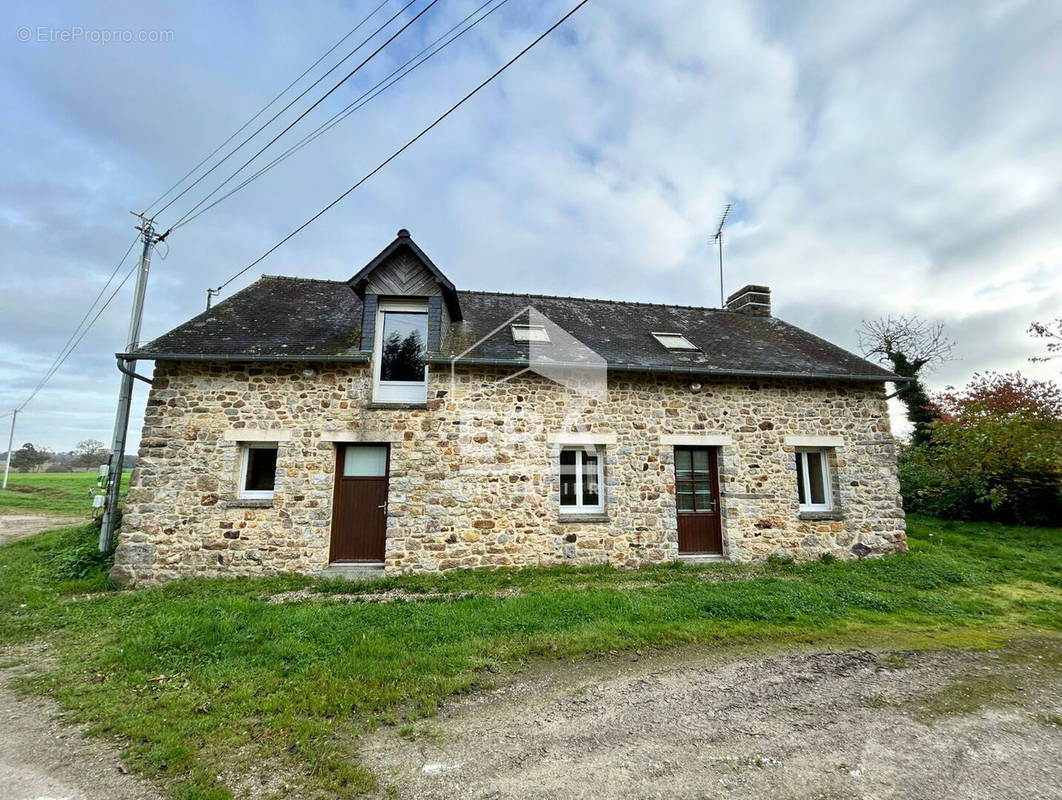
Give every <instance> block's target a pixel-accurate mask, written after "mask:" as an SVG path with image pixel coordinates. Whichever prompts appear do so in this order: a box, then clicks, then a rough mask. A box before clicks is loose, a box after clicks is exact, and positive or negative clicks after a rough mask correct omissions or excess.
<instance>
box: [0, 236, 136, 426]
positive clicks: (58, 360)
mask: <svg viewBox="0 0 1062 800" xmlns="http://www.w3.org/2000/svg"><path fill="white" fill-rule="evenodd" d="M139 239H140V237H139V236H138V237H137V238H135V239H133V241H132V243H131V244H130V245H129V248H128V249H127V250H126V251H125V255H123V256H122V260H121V261H119V262H118V264H117V265H116V266H115V268H114V270H113V271H112V272H111V275H110V277H109V278H107V282H106V283H105V284H103V287H102V288H101V289H100V291H99V293H98V294H97V295H96V299H95V300H93V301H92V303H91V304H90V305H89V307H88V310H87V311H86V312H85V315H84V316H83V317H82V318H81V321H80V322H78V324H77V327H75V328H74V330H73V332H72V333H71V334H70V336H69V338H67V340H66V344H64V345H63V346H62V347H61V348H60V350H59V355H57V356H56V357H55V361H53V362H52V365H51V366H50V367H49V368H48V371H47V372H45V374H44V377H42V378H41V379H40V381H39V382H38V383H37V385H36V386H35V387H34V389H33V391H32V392H30V395H29V397H27V398H26V399H25V400H24V401H23V402H22V405H20V406H19V407H18V410H19V411H21V410H22V409H24V408H25V407H26V406H27V405H28V404H29V402H30V401H31V400H32V399H33V398H34V397H36V396H37V394H38V392H40V390H41V389H43V388H44V385H45V384H46V383H47V382H48V381H49V380H51V378H52V376H53V375H55V373H56V372H57V371H58V370H59V368H60V367H61V366H62V365H63V363H64V362H65V361H66V359H67V358H69V356H70V354H71V353H72V352H73V351H74V348H76V347H77V346H78V344H80V343H81V340H82V339H84V338H85V334H87V333H88V331H89V328H91V327H92V325H93V324H94V323H95V322H96V320H97V319H99V316H100V314H102V313H103V309H105V308H106V307H107V306H108V305H109V304H110V302H111V300H113V299H114V295H115V294H117V293H118V289H121V288H122V286H123V285H124V284H125V282H126V281H127V280H129V275H126V277H125V278H124V279H123V280H122V282H121V283H120V284H118V289H116V290H115V291H114V293H113V294H111V296H110V297H109V298H108V299H107V302H106V303H104V304H103V306H102V307H101V308H100V310H99V312H98V313H97V314H96V316H95V317H93V318H92V322H90V323H89V324H88V326H87V327H85V329H84V330H82V326H83V325H84V324H85V320H86V319H88V317H89V314H91V313H92V310H93V309H94V308H95V307H96V304H97V303H99V301H100V298H101V297H103V293H104V292H106V291H107V287H108V286H110V285H111V281H113V280H114V276H115V275H117V274H118V270H120V269H121V268H122V264H124V263H125V260H126V259H127V258H129V254H130V253H131V252H133V248H134V247H135V246H136V243H137V242H138V241H139ZM130 274H132V273H130ZM79 331H80V332H81V335H80V336H78V332H79ZM75 337H77V341H76V342H75V341H74V338H75ZM71 342H74V343H73V345H72V346H71Z"/></svg>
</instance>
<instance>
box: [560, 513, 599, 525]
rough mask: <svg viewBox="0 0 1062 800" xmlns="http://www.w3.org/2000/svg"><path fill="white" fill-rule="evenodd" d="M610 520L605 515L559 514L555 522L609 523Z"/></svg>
mask: <svg viewBox="0 0 1062 800" xmlns="http://www.w3.org/2000/svg"><path fill="white" fill-rule="evenodd" d="M611 521H612V520H611V518H610V517H609V515H608V514H605V513H603V512H602V513H594V514H560V515H559V516H558V517H557V522H562V523H567V522H611Z"/></svg>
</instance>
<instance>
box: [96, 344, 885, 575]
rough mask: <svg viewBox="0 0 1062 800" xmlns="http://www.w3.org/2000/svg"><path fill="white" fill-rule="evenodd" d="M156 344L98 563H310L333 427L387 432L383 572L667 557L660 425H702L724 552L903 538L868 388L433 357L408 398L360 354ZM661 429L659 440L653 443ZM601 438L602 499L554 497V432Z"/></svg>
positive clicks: (686, 428) (166, 568)
mask: <svg viewBox="0 0 1062 800" xmlns="http://www.w3.org/2000/svg"><path fill="white" fill-rule="evenodd" d="M306 366H307V365H305V364H257V365H244V364H231V363H222V362H219V363H192V362H187V363H172V362H159V363H158V364H157V366H156V370H155V382H154V387H153V389H152V391H151V396H150V398H149V400H148V406H147V411H146V416H145V424H144V430H143V436H142V440H141V446H140V453H139V455H140V459H139V463H138V466H137V468H136V469H135V470H134V472H133V476H132V479H131V485H130V489H129V493H128V497H127V500H126V506H125V517H124V521H123V527H122V533H121V536H120V538H119V547H118V551H117V553H116V562H115V568H114V572H113V575H114V577H115V578H116V579H117V580H119V581H121V582H123V583H134V584H147V583H153V582H159V581H163V580H169V579H172V578H178V577H192V576H218V575H227V576H236V575H261V574H273V573H280V572H299V573H306V574H314V573H317V572H320V571H321V570H322V569H324V568H325V567H326V566H327V565H328V556H329V534H330V525H331V499H332V486H333V475H334V469H335V452H336V445H335V443H334V442H335V441H337V440H339V441H364V442H389V443H390V445H391V476H392V477H391V481H390V493H389V498H388V503H389V505H388V518H387V544H386V557H385V565H386V570H387V572H388V573H402V572H431V571H437V570H447V569H454V568H459V567H488V566H501V565H549V564H562V563H566V564H587V563H599V562H610V563H613V564H616V565H623V566H637V565H640V564H646V563H654V562H661V561H666V560H669V559H673V558H675V557H676V556H677V540H678V537H677V518H676V513H675V497H674V464H673V447H672V445H670V444H665V443H664V441H668V440H667V439H666V438H664V437H668V436H676V435H677V436H693V437H715V438H713V439H711V441H725V442H726V444H723V445H722V447H721V448H720V450H719V463H720V478H721V480H720V488H721V494H722V509H723V541H724V550H725V555H726V556H727V557H729V558H731V559H734V560H741V561H748V560H755V559H761V558H764V557H766V556H768V555H770V554H772V553H775V554H779V555H782V556H793V557H795V558H798V559H809V558H815V557H818V556H820V555H821V554H823V553H832V554H833V555H835V556H836V557H838V558H842V559H844V558H853V557H854V556H855V555H866V554H869V553H883V552H889V551H894V550H902V549H905V547H906V540H905V535H904V517H903V511H902V508H901V505H900V497H899V484H898V481H897V477H896V458H895V451H894V444H893V440H892V437H891V435H890V432H889V421H888V415H887V413H886V404H885V400H884V391H883V387H882V386H881V385H880V384H877V385H875V384H845V383H839V382H826V381H816V382H807V381H778V380H748V379H715V380H710V379H706V378H699V380H700V381H701V383H703V384H704V385H703V388H702V389H701V390H700V391H699V392H694V391H692V390H691V389H690V382H691V381H690V379H689V378H681V377H675V376H657V375H649V374H637V373H614V374H611V375H610V376H609V378H608V392H607V397H603V398H597V399H595V398H592V397H588V396H586V395H582V394H580V393H579V392H578V391H575V390H570V389H566V388H564V387H562V386H560V385H558V384H556V383H553V382H551V381H549V380H548V379H546V378H544V377H541V376H539V375H536V374H533V373H525V374H523V375H520V376H518V377H516V378H512V379H509V380H506V381H504V382H502V383H500V384H498V383H495V381H496V380H498V379H500V378H503V377H506V376H505V375H504V374H502V373H497V374H495V373H492V372H489V371H483V370H479V371H475V372H471V371H459V372H458V374H457V375H456V376H455V380H454V382H453V383H452V382H451V376H450V374H449V373H445V374H442V373H443V371H441V370H440V374H439V375H434V374H433V375H432V377H431V379H430V383H429V391H428V398H429V400H428V403H427V407H425V408H404V409H396V408H379V407H374V406H373V405H372V403H371V402H370V396H371V375H370V371H369V368H368V367H367V366H365V365H358V364H335V365H313V366H314V369H315V371H316V373H317V374H315V375H314V376H313V377H310V378H307V377H304V376H303V370H304V369H305V367H306ZM793 436H804V437H834V441H836V443H837V446H836V447H835V449H834V450H833V451H831V463H832V465H833V467H834V469H833V475H834V480H833V486H834V492H835V497H836V499H837V501H838V502H837V506H838V507H837V509H836V513H833V514H830V515H826V516H827V517H828V518H825V519H824V518H808V517H809V515H806V514H805V515H801V514H800V512H799V508H798V502H797V491H796V461H795V455H794V453H795V446H794V445H793V444H791V443H790V444H787V443H786V440H787V438H788V437H793ZM270 439H273V440H279V454H278V462H277V485H276V492H275V496H274V499H273V501H272V502H271V503H270V502H268V501H267V502H265V503H263V502H261V501H259V502H258V503H253V502H249V501H242V502H241V501H239V500H238V499H237V481H238V475H239V468H240V449H241V440H260V441H264V440H270ZM662 440H663V441H662ZM588 441H592V442H597V443H599V444H603V445H604V453H605V484H606V497H605V514H604V515H602V516H600V517H594V518H591V519H579V518H576V519H575V520H570V519H566V518H565V517H563V516H562V515H561V514H560V511H559V476H558V473H557V467H556V463H557V462H556V452H557V448H558V447H559V446H560V445H562V444H566V443H568V444H581V443H585V442H588Z"/></svg>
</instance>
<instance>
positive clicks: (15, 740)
mask: <svg viewBox="0 0 1062 800" xmlns="http://www.w3.org/2000/svg"><path fill="white" fill-rule="evenodd" d="M18 671H19V670H18V669H15V670H10V669H7V670H0V798H3V800H162V795H161V794H159V792H158V791H157V790H156V789H155V788H154V787H153V786H152V785H151V784H150V783H149V782H148V781H146V780H144V779H143V778H140V777H137V776H135V775H129V774H126V773H123V771H122V770H123V769H124V766H123V765H122V762H121V758H120V757H119V753H118V748H117V747H116V746H115V745H113V744H112V743H110V742H107V741H106V740H103V739H100V738H96V737H88V738H85V737H84V736H83V727H82V726H79V725H71V724H69V723H67V722H65V721H63V718H62V716H61V715H60V713H59V709H58V707H57V706H56V704H55V703H54V702H52V701H51V700H46V699H44V698H40V697H26V696H21V695H18V694H16V693H15V692H13V691H12V690H11V689H10V688H9V686H8V682H9V680H10V679H11V677H13V675H14V674H16V673H17V672H18Z"/></svg>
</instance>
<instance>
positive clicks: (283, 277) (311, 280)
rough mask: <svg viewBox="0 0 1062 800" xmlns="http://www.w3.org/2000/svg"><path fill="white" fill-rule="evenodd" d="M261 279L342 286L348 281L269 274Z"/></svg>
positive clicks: (263, 275)
mask: <svg viewBox="0 0 1062 800" xmlns="http://www.w3.org/2000/svg"><path fill="white" fill-rule="evenodd" d="M259 277H261V278H273V279H275V280H281V281H305V282H307V283H340V284H346V281H336V280H332V279H331V278H303V277H302V276H300V275H268V274H266V273H264V272H263V273H262V274H261V276H259Z"/></svg>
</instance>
